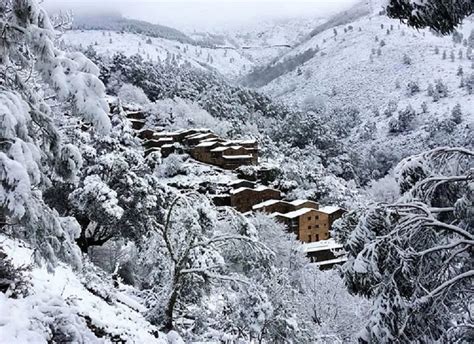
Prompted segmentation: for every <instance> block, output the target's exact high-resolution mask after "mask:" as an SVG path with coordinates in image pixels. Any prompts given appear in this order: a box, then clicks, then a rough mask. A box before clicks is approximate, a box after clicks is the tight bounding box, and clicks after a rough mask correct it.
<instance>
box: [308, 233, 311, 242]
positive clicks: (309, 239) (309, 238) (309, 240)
mask: <svg viewBox="0 0 474 344" xmlns="http://www.w3.org/2000/svg"><path fill="white" fill-rule="evenodd" d="M308 242H311V234H310V235H308Z"/></svg>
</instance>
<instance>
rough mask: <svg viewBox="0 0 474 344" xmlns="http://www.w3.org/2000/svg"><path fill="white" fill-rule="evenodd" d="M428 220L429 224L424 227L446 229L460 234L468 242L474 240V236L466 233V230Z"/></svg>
mask: <svg viewBox="0 0 474 344" xmlns="http://www.w3.org/2000/svg"><path fill="white" fill-rule="evenodd" d="M428 220H429V221H428V222H426V223H424V224H423V226H424V227H436V228H442V229H446V230H448V231H451V232H454V233H456V234H459V235H460V236H463V237H465V238H466V239H468V240H471V241H472V240H474V235H472V234H471V233H469V232H468V231H466V230H464V229H462V228H460V227H458V226H454V225H450V224H447V223H444V222H441V221H438V220H435V219H433V218H432V219H428Z"/></svg>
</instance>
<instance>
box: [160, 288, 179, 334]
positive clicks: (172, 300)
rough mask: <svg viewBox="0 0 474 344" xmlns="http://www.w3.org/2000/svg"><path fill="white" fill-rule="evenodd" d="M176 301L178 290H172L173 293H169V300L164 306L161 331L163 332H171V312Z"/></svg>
mask: <svg viewBox="0 0 474 344" xmlns="http://www.w3.org/2000/svg"><path fill="white" fill-rule="evenodd" d="M177 300H178V288H174V289H173V292H172V293H171V296H170V299H169V300H168V304H167V305H166V310H165V321H164V324H163V330H165V331H171V330H172V329H173V312H174V307H175V305H176V301H177Z"/></svg>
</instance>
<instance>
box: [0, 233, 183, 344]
mask: <svg viewBox="0 0 474 344" xmlns="http://www.w3.org/2000/svg"><path fill="white" fill-rule="evenodd" d="M0 243H1V245H2V248H3V250H4V251H5V253H6V254H7V256H8V257H9V258H11V259H12V261H13V264H14V265H15V266H25V265H28V264H32V263H33V258H32V255H33V252H32V250H31V249H30V248H28V247H27V245H26V244H24V243H23V242H22V241H17V240H12V239H9V238H6V237H5V236H0ZM30 276H31V288H29V295H28V296H26V297H24V298H17V299H13V298H8V297H7V296H6V294H3V293H0V343H35V344H36V343H38V344H39V343H47V342H48V340H49V339H50V336H51V327H52V326H60V327H61V329H63V330H64V329H66V330H67V331H68V333H74V334H75V335H76V336H77V338H76V342H81V343H106V342H109V339H107V338H106V337H105V338H101V339H99V338H97V337H96V336H95V335H94V334H93V332H92V331H91V330H90V329H89V328H88V326H87V325H86V322H85V317H89V318H90V319H91V323H92V324H93V325H94V326H96V327H99V328H102V329H103V330H105V331H106V332H107V334H108V335H110V336H117V337H120V338H121V339H122V340H126V341H127V342H130V343H156V344H168V343H170V342H173V343H180V342H179V339H177V337H176V336H171V338H168V339H167V338H166V336H165V335H164V334H163V333H159V338H156V337H155V336H154V335H153V334H152V333H158V331H157V329H156V328H155V327H153V326H152V325H150V323H149V322H147V321H146V320H145V318H144V316H143V314H142V313H141V312H143V311H145V308H144V307H143V306H142V305H141V304H140V303H139V302H138V301H136V300H134V299H133V298H132V297H131V296H128V295H127V288H122V289H120V290H117V289H109V290H107V293H108V294H110V295H111V297H110V300H108V301H105V300H104V299H103V298H101V297H99V296H96V295H94V294H92V293H91V292H90V291H89V290H87V289H86V288H85V286H84V284H83V281H82V280H81V278H79V277H78V275H77V274H76V273H74V272H73V271H72V270H71V268H70V267H68V266H67V265H63V264H60V265H59V266H57V267H56V269H55V271H54V272H53V273H51V272H49V271H48V270H47V269H46V267H37V266H33V268H32V270H31V273H30ZM102 287H103V288H107V285H106V284H105V283H104V285H103V286H102Z"/></svg>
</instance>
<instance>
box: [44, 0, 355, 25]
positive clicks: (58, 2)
mask: <svg viewBox="0 0 474 344" xmlns="http://www.w3.org/2000/svg"><path fill="white" fill-rule="evenodd" d="M356 2H358V0H296V1H292V0H237V1H235V0H45V1H44V3H43V5H44V6H45V7H46V8H47V9H48V10H52V9H53V8H55V9H56V8H61V9H73V11H74V12H76V13H79V12H82V11H101V12H102V11H104V10H107V9H113V10H116V11H117V10H118V11H120V12H121V13H122V14H123V15H124V16H126V17H129V18H136V19H142V20H146V21H149V22H152V23H158V24H163V25H169V26H173V27H176V28H179V29H186V30H191V29H196V30H209V29H212V28H216V27H222V26H234V25H242V24H246V23H248V22H252V21H255V20H256V19H273V18H291V17H297V16H315V17H319V16H325V15H327V14H330V13H334V12H337V11H340V10H342V9H345V8H348V7H350V6H351V5H353V4H354V3H356Z"/></svg>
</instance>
